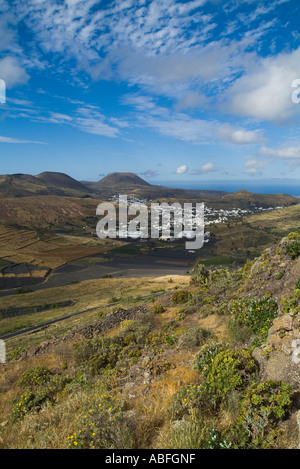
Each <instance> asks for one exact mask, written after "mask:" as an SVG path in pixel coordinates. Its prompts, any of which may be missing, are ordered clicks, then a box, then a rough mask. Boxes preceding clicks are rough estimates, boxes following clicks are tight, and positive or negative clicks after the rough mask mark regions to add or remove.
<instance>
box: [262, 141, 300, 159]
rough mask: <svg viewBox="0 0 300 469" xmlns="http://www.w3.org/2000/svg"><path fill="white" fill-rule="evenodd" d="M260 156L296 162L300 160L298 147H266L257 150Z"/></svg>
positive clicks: (299, 148) (299, 146)
mask: <svg viewBox="0 0 300 469" xmlns="http://www.w3.org/2000/svg"><path fill="white" fill-rule="evenodd" d="M259 155H260V156H269V157H274V158H282V159H290V160H296V159H299V158H300V145H297V146H293V147H291V146H284V147H282V148H278V149H273V148H268V147H265V146H264V147H262V148H261V149H260V150H259Z"/></svg>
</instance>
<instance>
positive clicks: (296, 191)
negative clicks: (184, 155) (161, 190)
mask: <svg viewBox="0 0 300 469" xmlns="http://www.w3.org/2000/svg"><path fill="white" fill-rule="evenodd" d="M152 184H155V183H152ZM160 185H161V186H165V187H172V188H174V189H175V188H176V189H191V190H215V191H225V192H237V191H240V190H246V191H248V192H253V193H255V194H288V195H292V196H295V197H300V180H299V181H298V180H296V179H292V180H278V181H276V180H259V181H247V180H241V181H193V182H177V181H167V182H161V183H160Z"/></svg>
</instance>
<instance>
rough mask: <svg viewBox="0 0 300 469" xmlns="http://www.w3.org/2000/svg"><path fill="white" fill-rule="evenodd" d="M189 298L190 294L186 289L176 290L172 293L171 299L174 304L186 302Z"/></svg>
mask: <svg viewBox="0 0 300 469" xmlns="http://www.w3.org/2000/svg"><path fill="white" fill-rule="evenodd" d="M190 298H191V294H190V293H189V292H188V291H187V290H177V291H176V292H174V293H173V295H172V301H173V303H176V304H182V303H187V302H188V301H189V299H190Z"/></svg>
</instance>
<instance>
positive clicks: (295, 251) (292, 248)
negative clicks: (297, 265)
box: [285, 240, 300, 259]
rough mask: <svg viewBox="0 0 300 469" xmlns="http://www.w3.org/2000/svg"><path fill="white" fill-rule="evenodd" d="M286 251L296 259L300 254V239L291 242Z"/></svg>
mask: <svg viewBox="0 0 300 469" xmlns="http://www.w3.org/2000/svg"><path fill="white" fill-rule="evenodd" d="M285 249H286V253H287V254H288V255H289V256H290V257H291V258H292V259H295V258H296V257H298V256H299V254H300V241H298V240H295V241H292V242H291V243H289V244H288V245H287V246H286V248H285Z"/></svg>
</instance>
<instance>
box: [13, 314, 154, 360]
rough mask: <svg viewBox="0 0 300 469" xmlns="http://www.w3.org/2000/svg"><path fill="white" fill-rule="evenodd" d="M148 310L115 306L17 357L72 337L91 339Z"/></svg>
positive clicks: (34, 353) (23, 356) (47, 349)
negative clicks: (90, 322)
mask: <svg viewBox="0 0 300 469" xmlns="http://www.w3.org/2000/svg"><path fill="white" fill-rule="evenodd" d="M147 312H148V310H147V309H146V308H145V307H143V306H135V307H133V308H129V309H123V308H117V309H115V310H113V311H112V312H110V313H109V314H108V315H107V316H105V317H104V318H101V319H100V320H99V321H97V322H96V323H94V324H91V325H89V326H84V327H79V328H75V329H73V330H72V331H71V332H69V333H68V334H67V335H65V336H64V337H61V338H55V337H53V338H51V339H48V340H46V341H44V342H42V343H41V344H40V345H38V346H37V347H36V346H35V347H31V348H30V349H29V350H28V351H27V352H24V353H22V354H21V355H20V356H19V357H18V360H19V359H24V358H31V357H34V356H37V355H40V354H42V353H46V352H49V351H50V349H51V348H53V347H56V346H57V345H59V344H61V343H63V342H66V341H69V340H72V339H74V338H76V337H77V338H80V339H81V340H82V339H83V338H84V339H92V338H93V337H97V336H99V335H101V334H104V333H105V332H107V331H109V330H111V329H113V328H115V327H117V326H119V325H120V323H121V322H122V321H124V320H126V319H135V318H136V317H138V316H141V315H143V314H146V313H147Z"/></svg>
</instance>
